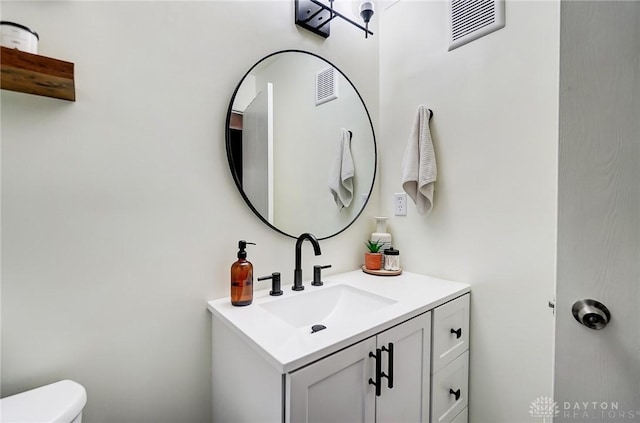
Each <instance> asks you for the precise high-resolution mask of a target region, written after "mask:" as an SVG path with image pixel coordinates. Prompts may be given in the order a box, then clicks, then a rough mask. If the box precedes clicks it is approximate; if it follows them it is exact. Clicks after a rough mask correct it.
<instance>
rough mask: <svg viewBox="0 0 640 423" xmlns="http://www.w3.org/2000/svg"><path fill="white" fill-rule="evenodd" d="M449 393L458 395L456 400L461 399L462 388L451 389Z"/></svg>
mask: <svg viewBox="0 0 640 423" xmlns="http://www.w3.org/2000/svg"><path fill="white" fill-rule="evenodd" d="M449 395H453V396H455V397H456V401H458V400H459V399H460V389H458V390H457V391H454V390H453V389H449Z"/></svg>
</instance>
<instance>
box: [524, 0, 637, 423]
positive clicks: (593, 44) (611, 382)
mask: <svg viewBox="0 0 640 423" xmlns="http://www.w3.org/2000/svg"><path fill="white" fill-rule="evenodd" d="M560 26H561V38H560V40H561V44H560V48H561V55H560V150H559V153H560V160H559V184H558V190H559V192H558V211H559V219H558V274H557V288H556V291H557V292H556V295H557V301H556V352H555V375H554V380H555V381H554V400H555V403H556V405H557V408H556V409H555V410H548V411H549V412H548V413H547V414H550V415H553V414H555V416H556V418H555V421H556V422H583V421H589V422H599V423H602V422H640V124H639V122H640V88H639V87H640V69H639V68H638V63H639V62H638V61H639V60H640V58H639V56H640V37H639V36H638V28H639V27H640V2H637V1H631V2H624V1H620V2H610V1H603V2H599V1H593V2H591V1H589V2H571V1H563V2H561V25H560ZM582 299H594V300H597V301H599V302H601V303H603V304H604V305H605V306H606V307H607V308H608V309H609V311H610V313H611V320H610V323H609V324H608V326H606V327H605V328H604V329H601V330H594V329H589V328H587V327H586V326H583V325H581V324H580V323H578V321H576V319H575V318H574V316H573V314H572V311H571V309H572V304H574V302H576V301H577V300H582ZM523 365H526V363H523ZM532 400H535V399H533V398H532ZM539 405H540V404H539ZM542 405H544V404H542ZM542 414H544V413H542ZM538 417H542V416H541V415H538ZM533 421H535V420H533V419H532V422H533ZM538 421H539V420H538ZM547 421H549V420H547Z"/></svg>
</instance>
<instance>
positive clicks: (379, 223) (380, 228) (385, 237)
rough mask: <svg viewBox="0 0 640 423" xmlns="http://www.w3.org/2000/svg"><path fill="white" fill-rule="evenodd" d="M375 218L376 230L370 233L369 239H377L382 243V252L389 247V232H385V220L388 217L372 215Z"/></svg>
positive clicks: (373, 240)
mask: <svg viewBox="0 0 640 423" xmlns="http://www.w3.org/2000/svg"><path fill="white" fill-rule="evenodd" d="M374 219H375V220H376V231H375V232H374V233H372V234H371V241H372V242H375V241H378V242H379V243H380V244H382V247H381V248H380V252H381V253H382V252H384V250H386V249H387V248H391V234H390V233H389V232H387V220H389V218H388V217H384V216H379V217H374Z"/></svg>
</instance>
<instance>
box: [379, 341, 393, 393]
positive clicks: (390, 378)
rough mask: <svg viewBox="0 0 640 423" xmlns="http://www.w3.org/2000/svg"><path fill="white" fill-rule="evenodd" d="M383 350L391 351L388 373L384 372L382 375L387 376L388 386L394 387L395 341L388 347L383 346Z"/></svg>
mask: <svg viewBox="0 0 640 423" xmlns="http://www.w3.org/2000/svg"><path fill="white" fill-rule="evenodd" d="M382 351H386V352H387V353H389V362H388V364H387V372H388V373H384V372H383V373H382V374H381V376H382V377H386V378H387V387H388V388H389V389H393V342H389V346H388V347H382Z"/></svg>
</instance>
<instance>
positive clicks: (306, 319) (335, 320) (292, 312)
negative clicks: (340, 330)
mask: <svg viewBox="0 0 640 423" xmlns="http://www.w3.org/2000/svg"><path fill="white" fill-rule="evenodd" d="M394 303H396V301H395V300H392V299H390V298H387V297H383V296H380V295H377V294H373V293H371V292H367V291H363V290H361V289H358V288H354V287H352V286H349V285H334V286H328V287H323V288H321V289H318V290H317V291H313V290H310V291H308V292H305V293H301V294H299V295H296V296H295V297H291V298H284V299H277V300H274V301H270V302H266V303H262V304H260V307H262V308H263V309H265V310H266V311H267V312H269V313H271V314H272V315H274V316H275V317H277V318H279V319H281V320H283V321H284V322H285V323H287V324H289V325H291V326H293V327H295V328H302V329H305V330H306V329H308V330H309V331H310V332H311V327H312V326H313V325H324V326H326V328H327V329H331V328H332V327H334V328H335V327H338V326H339V325H344V324H347V323H348V322H349V321H351V320H353V319H355V318H358V317H361V316H363V315H366V314H369V313H372V312H375V311H379V310H380V309H381V308H383V307H386V306H388V305H391V304H394Z"/></svg>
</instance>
